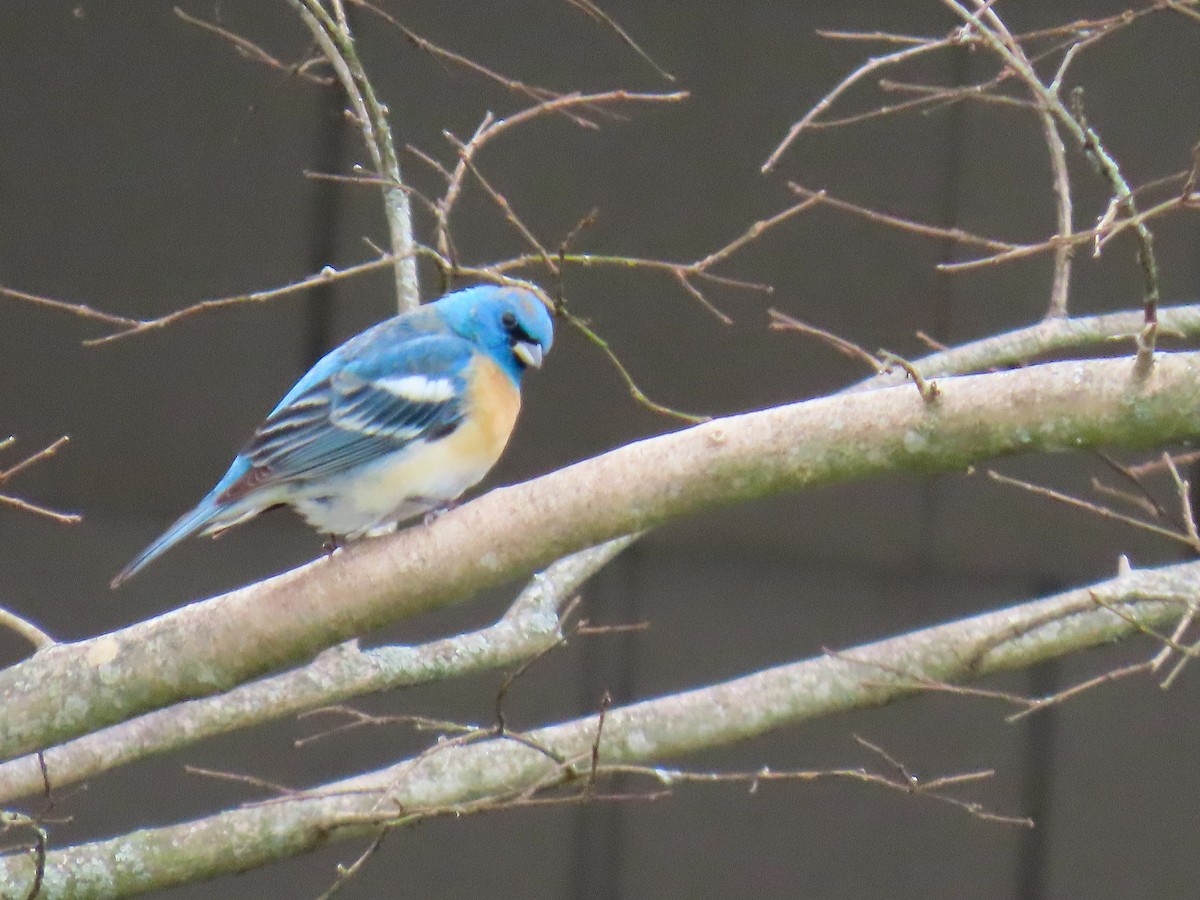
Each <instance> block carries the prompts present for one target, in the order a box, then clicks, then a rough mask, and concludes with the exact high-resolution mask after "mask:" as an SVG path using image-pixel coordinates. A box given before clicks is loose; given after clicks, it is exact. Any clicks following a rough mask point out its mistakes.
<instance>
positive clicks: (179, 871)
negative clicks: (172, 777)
mask: <svg viewBox="0 0 1200 900" xmlns="http://www.w3.org/2000/svg"><path fill="white" fill-rule="evenodd" d="M913 393H915V392H913ZM1197 602H1200V563H1196V562H1193V563H1186V564H1182V565H1176V566H1168V567H1165V568H1162V569H1157V570H1147V571H1141V572H1128V573H1125V574H1122V575H1120V576H1118V577H1117V578H1114V579H1112V580H1110V581H1106V582H1102V583H1100V584H1097V585H1093V586H1092V587H1090V588H1084V589H1080V590H1074V591H1069V592H1066V593H1063V594H1058V595H1056V596H1053V597H1050V598H1047V599H1044V600H1039V601H1035V602H1031V603H1025V604H1022V605H1020V606H1015V607H1011V608H1008V609H1002V610H999V611H996V612H992V613H987V614H984V615H979V616H973V617H971V618H967V619H962V620H960V621H957V622H951V623H948V624H944V625H938V626H935V627H932V628H927V629H923V630H921V631H915V632H912V633H910V634H906V635H902V636H899V637H894V638H890V639H887V640H883V641H879V642H876V643H873V644H867V645H864V646H861V647H856V648H853V649H850V650H846V651H842V652H839V653H836V654H825V655H822V656H819V657H815V658H812V659H808V660H804V661H802V662H796V663H791V664H787V665H782V666H777V667H775V668H771V669H766V670H764V671H760V672H756V673H754V674H752V675H747V676H743V677H741V678H737V679H734V680H732V681H727V682H723V683H720V684H716V685H712V686H709V687H705V688H701V689H698V690H691V691H685V692H682V693H678V694H673V695H670V696H666V697H661V698H659V699H655V700H646V701H643V702H640V703H635V704H631V705H629V706H626V707H622V708H618V709H610V710H606V711H605V712H604V714H603V716H604V720H603V721H604V726H603V735H602V740H600V741H599V742H597V736H598V735H599V734H600V732H599V724H600V721H599V717H598V716H588V717H585V718H582V719H576V720H574V721H570V722H565V723H562V724H559V725H554V726H550V727H547V728H543V729H540V730H538V731H534V732H530V733H528V734H526V735H524V739H523V740H520V741H516V740H509V739H507V738H494V739H491V740H486V741H475V742H455V741H447V742H444V743H443V744H442V745H438V746H435V747H434V748H431V749H430V750H429V751H426V752H425V753H423V754H421V755H420V756H418V757H415V758H413V759H409V760H405V761H403V762H400V763H397V764H396V765H393V766H390V767H388V768H385V769H381V770H379V771H376V772H370V773H367V774H364V775H360V776H357V777H354V778H349V779H346V780H343V781H338V782H334V783H331V784H326V785H323V786H320V787H317V788H314V789H312V790H308V791H304V792H300V793H294V794H289V795H287V796H284V797H282V798H279V799H276V800H272V801H269V802H266V803H261V804H257V805H254V806H249V807H243V808H240V809H235V810H230V811H227V812H222V813H218V814H216V815H213V816H210V817H207V818H202V819H196V820H193V821H190V822H184V823H181V824H177V825H171V826H167V827H163V828H150V829H143V830H139V831H136V832H133V833H131V834H129V835H125V836H122V837H117V838H113V839H109V840H104V841H97V842H94V843H91V844H83V845H79V846H76V847H71V848H68V849H65V850H57V851H50V852H49V853H47V854H46V857H45V882H44V887H43V893H42V894H41V895H40V896H42V897H44V898H46V900H52V898H66V897H70V898H73V900H82V898H88V897H101V896H104V897H108V896H114V895H117V896H125V895H129V894H133V893H137V892H144V891H150V890H154V889H161V888H166V887H169V886H172V885H177V884H183V883H187V882H191V881H197V880H200V879H203V878H212V877H215V876H217V875H221V874H225V873H231V872H238V871H243V870H245V869H247V868H251V867H253V866H257V865H262V864H265V863H267V862H270V861H272V860H277V859H282V858H286V857H289V856H294V855H296V854H299V853H304V852H307V851H309V850H313V849H315V848H317V847H319V846H321V845H323V844H325V843H327V842H328V841H330V840H342V839H346V838H350V837H355V836H359V835H363V834H370V833H376V832H378V830H379V828H380V827H381V826H385V825H391V826H395V825H400V824H410V823H413V822H417V821H420V820H422V819H425V818H430V817H433V816H438V815H461V814H464V813H470V812H479V811H483V810H486V809H489V808H500V807H502V806H503V805H505V804H506V803H510V802H512V801H514V800H520V799H528V798H531V797H533V796H534V795H535V794H536V792H537V791H538V790H540V789H543V788H547V787H554V786H559V785H564V784H568V785H569V784H571V783H572V782H575V783H578V782H579V780H580V779H587V778H588V776H589V772H590V771H591V769H592V758H593V753H595V754H596V756H597V758H598V769H599V772H600V773H601V774H603V772H604V767H605V766H614V767H620V766H623V765H624V766H627V765H630V764H634V763H646V762H652V761H656V760H662V759H666V758H673V757H677V756H679V755H680V754H684V753H691V752H695V751H698V750H702V749H709V748H712V747H715V746H720V745H723V744H729V743H732V742H734V741H741V740H746V739H748V738H752V737H756V736H758V735H761V734H764V733H766V732H768V731H771V730H772V729H775V728H779V727H781V726H783V725H789V724H793V723H796V722H802V721H807V720H810V719H813V718H817V717H821V716H828V715H831V714H834V713H838V712H844V711H846V710H850V709H858V708H865V707H876V706H880V705H882V704H885V703H889V702H892V701H894V700H897V699H899V698H901V697H904V696H907V695H910V694H913V693H916V692H919V691H922V690H924V688H925V685H927V684H929V683H934V682H936V683H941V684H946V683H951V682H962V681H971V680H975V679H977V678H981V677H984V676H987V675H991V674H994V673H997V672H1002V671H1007V670H1010V669H1015V668H1020V667H1024V666H1029V665H1033V664H1034V663H1037V662H1041V661H1042V660H1045V659H1049V658H1052V657H1056V656H1060V655H1062V654H1065V653H1068V652H1072V651H1076V650H1081V649H1085V648H1088V647H1094V646H1097V645H1100V644H1104V643H1108V642H1110V641H1113V640H1116V639H1119V638H1123V637H1128V636H1131V635H1135V634H1140V633H1142V632H1143V631H1144V630H1146V629H1153V628H1155V627H1160V626H1164V625H1170V624H1172V623H1173V622H1175V621H1177V620H1178V619H1179V618H1180V617H1181V616H1182V615H1184V613H1185V612H1186V611H1187V610H1188V609H1190V608H1194V606H1195V605H1196V604H1197ZM717 710H719V711H720V714H719V715H716V714H714V711H717ZM557 760H567V761H568V762H567V763H565V764H563V763H560V762H558V761H557ZM660 778H661V780H662V781H663V783H664V784H668V785H669V784H670V783H671V779H672V773H671V772H670V771H668V770H663V771H662V772H661V773H660ZM34 866H35V862H34V860H32V859H31V858H30V857H29V856H28V855H26V854H21V855H14V856H9V857H6V858H4V859H2V860H0V881H3V883H5V884H10V885H21V884H30V883H32V880H33V878H34V876H35V873H34Z"/></svg>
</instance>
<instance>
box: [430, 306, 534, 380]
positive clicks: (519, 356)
mask: <svg viewBox="0 0 1200 900" xmlns="http://www.w3.org/2000/svg"><path fill="white" fill-rule="evenodd" d="M432 305H433V306H436V307H437V309H438V311H439V312H440V313H441V315H442V316H443V317H444V319H445V321H446V323H447V324H448V325H449V326H450V327H451V328H452V329H453V330H454V331H456V332H457V333H458V334H461V335H462V336H463V337H465V338H467V340H470V341H474V342H475V343H477V344H479V345H480V346H481V347H483V349H484V350H485V351H486V352H487V354H488V355H489V356H491V357H492V359H494V360H495V361H496V362H497V363H499V365H500V368H502V369H503V370H504V371H505V372H507V373H508V375H509V377H510V378H512V380H513V381H515V382H518V383H520V381H521V373H523V372H524V371H525V370H526V369H527V368H529V367H530V366H532V367H533V368H535V369H537V368H540V367H541V365H542V357H543V356H545V354H546V353H548V352H549V350H550V345H551V344H553V343H554V323H553V322H552V321H551V319H550V314H549V313H548V312H547V311H546V306H545V304H543V303H542V301H541V300H539V299H538V298H537V295H536V294H534V293H533V292H532V291H528V290H525V289H524V288H517V287H500V286H497V285H479V286H477V287H471V288H466V289H465V290H461V291H455V292H454V293H453V294H447V295H446V296H445V297H442V298H441V299H440V300H436V301H434V303H433V304H432Z"/></svg>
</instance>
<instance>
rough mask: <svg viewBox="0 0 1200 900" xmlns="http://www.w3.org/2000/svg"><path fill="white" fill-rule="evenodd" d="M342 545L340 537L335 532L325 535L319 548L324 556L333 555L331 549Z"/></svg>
mask: <svg viewBox="0 0 1200 900" xmlns="http://www.w3.org/2000/svg"><path fill="white" fill-rule="evenodd" d="M341 546H342V542H341V539H340V538H338V536H337V535H336V534H332V533H330V534H327V535H325V542H324V543H323V544H321V549H322V550H323V551H324V552H325V555H326V556H333V551H334V550H337V549H338V548H339V547H341Z"/></svg>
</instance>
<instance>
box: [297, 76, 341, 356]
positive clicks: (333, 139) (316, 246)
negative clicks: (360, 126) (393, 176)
mask: <svg viewBox="0 0 1200 900" xmlns="http://www.w3.org/2000/svg"><path fill="white" fill-rule="evenodd" d="M345 105H346V95H345V92H344V91H343V90H342V88H341V85H334V86H331V87H329V88H326V89H325V92H324V95H323V98H322V102H321V106H320V112H319V115H320V117H321V118H320V123H319V125H318V127H317V148H316V153H315V154H314V161H315V168H316V170H317V171H318V172H337V171H339V169H340V168H341V161H342V148H343V144H344V143H345V139H346V138H345V135H346V130H347V129H346V123H345V119H344V118H343V116H342V110H343V109H344V108H345ZM340 197H341V195H340V193H339V189H338V185H336V184H335V183H333V182H332V181H316V182H314V190H313V207H312V223H311V228H310V231H309V236H310V239H309V246H308V258H309V267H308V271H309V272H316V271H319V270H320V269H321V267H322V266H325V265H330V264H332V262H333V252H334V248H335V246H336V243H337V220H338V207H339V201H340ZM305 319H306V323H307V328H306V329H305V334H304V367H305V368H308V367H309V366H311V365H312V364H313V363H315V362H316V361H317V360H318V359H320V358H321V357H322V356H324V355H325V353H326V352H327V351H328V350H329V348H330V344H331V343H332V340H333V335H332V332H333V285H332V284H321V285H318V286H317V287H315V288H312V289H311V290H310V291H309V293H308V302H307V308H306V316H305Z"/></svg>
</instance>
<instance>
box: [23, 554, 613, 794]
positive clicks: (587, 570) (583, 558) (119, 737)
mask: <svg viewBox="0 0 1200 900" xmlns="http://www.w3.org/2000/svg"><path fill="white" fill-rule="evenodd" d="M634 540H635V536H632V535H631V536H627V537H622V538H617V539H616V540H612V541H609V542H608V543H605V544H601V545H600V546H598V547H591V548H589V549H587V550H583V551H581V552H579V553H575V554H572V555H571V556H568V557H566V558H564V559H561V560H559V561H558V562H556V563H555V564H554V565H552V566H550V568H548V569H547V570H546V571H545V572H542V573H541V574H539V575H537V576H535V577H534V578H533V580H532V581H531V582H530V583H529V584H528V585H527V586H526V588H525V589H524V590H523V591H522V592H521V593H520V594H519V595H518V596H517V598H516V600H515V601H514V602H513V605H512V606H511V607H510V608H509V610H508V612H507V613H505V614H504V617H503V618H501V619H500V621H498V622H497V623H496V624H495V625H492V626H490V627H488V628H484V629H482V630H480V631H474V632H470V633H469V634H462V635H456V636H454V637H452V638H446V639H445V640H440V641H433V642H431V643H428V644H422V645H420V646H417V647H375V648H373V649H371V650H360V649H359V647H358V644H357V642H356V641H349V642H347V643H345V644H341V645H339V646H337V647H334V648H332V649H330V650H327V651H326V652H324V653H322V654H321V655H320V656H318V657H317V658H316V659H315V660H313V661H312V662H311V663H309V664H308V665H306V666H302V667H301V668H299V669H293V670H291V671H289V672H284V673H283V674H281V675H275V676H273V677H271V678H264V679H262V680H260V681H252V682H249V683H247V684H244V685H241V686H239V687H236V688H234V689H233V690H231V691H227V692H226V693H224V694H216V695H214V696H212V697H203V698H201V699H198V700H189V701H186V702H184V703H179V704H176V705H175V706H169V707H166V708H165V709H160V710H155V711H154V712H152V713H148V714H146V715H144V716H139V717H138V718H136V719H130V720H129V721H127V722H121V723H120V724H118V725H113V726H111V727H109V728H105V729H102V730H100V731H96V732H93V733H92V734H88V735H85V736H83V737H81V738H77V739H76V740H73V741H69V742H67V743H65V744H60V745H59V746H57V747H52V748H51V749H49V750H47V751H46V752H45V753H44V754H43V755H42V758H41V759H39V758H38V757H37V755H30V756H23V757H21V758H19V759H13V760H9V761H8V762H6V763H0V803H7V802H8V801H10V800H13V799H15V798H18V797H24V796H29V795H30V794H35V793H39V792H41V791H43V790H44V787H45V782H46V781H47V780H49V782H50V783H51V784H52V785H53V786H54V788H55V789H61V788H63V787H65V786H67V785H69V784H74V783H76V782H78V781H82V780H83V779H85V778H92V777H94V776H96V775H98V774H100V773H101V772H106V771H108V770H109V769H113V768H115V767H117V766H121V765H125V764H126V763H130V762H133V761H134V760H137V759H144V758H145V757H147V756H152V755H155V754H158V753H166V752H168V751H171V750H177V749H179V748H180V747H185V746H187V745H189V744H193V743H196V742H197V741H200V740H203V739H204V738H207V737H212V736H214V735H218V734H225V733H226V732H229V731H234V730H236V729H238V728H248V727H250V726H252V725H258V724H261V723H262V722H268V721H271V720H273V719H280V718H283V717H284V716H288V715H292V714H294V713H298V712H303V711H304V710H309V709H315V708H317V707H320V706H330V705H333V704H335V703H340V702H342V701H344V700H348V699H350V698H351V697H358V696H361V695H363V694H368V693H372V692H375V691H382V690H388V689H391V688H399V687H411V686H414V685H418V684H424V683H427V682H430V681H441V680H444V679H448V678H460V677H463V676H466V675H470V674H473V673H476V672H482V671H486V670H488V669H497V668H501V667H503V666H507V665H511V664H513V663H516V662H520V661H522V660H525V659H528V658H530V657H532V656H534V655H536V654H538V653H540V652H542V651H543V650H545V649H547V648H549V647H551V646H553V645H554V643H556V642H557V641H558V640H560V638H561V634H560V629H559V616H558V614H559V611H560V610H561V609H562V608H563V606H564V605H565V604H566V603H567V601H568V600H570V598H571V596H572V594H573V593H574V592H575V591H577V590H578V589H579V587H580V586H581V585H582V584H583V583H584V582H585V581H587V580H588V579H589V578H591V577H592V576H593V575H594V574H595V573H596V572H598V571H599V570H600V569H601V568H603V567H604V566H605V565H606V564H607V563H608V562H609V561H610V560H611V559H612V558H613V557H615V556H616V555H617V554H618V553H620V552H621V551H622V550H624V549H625V548H626V547H628V546H629V544H630V543H632V542H633V541H634ZM3 614H4V610H3V609H0V621H2V620H3ZM31 639H32V638H31ZM49 642H50V643H53V641H52V640H50V641H49Z"/></svg>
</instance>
